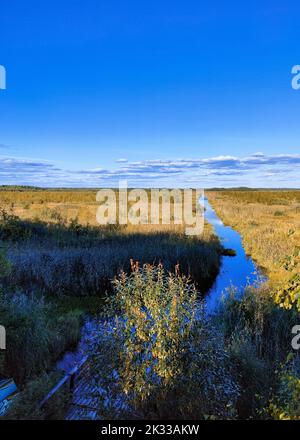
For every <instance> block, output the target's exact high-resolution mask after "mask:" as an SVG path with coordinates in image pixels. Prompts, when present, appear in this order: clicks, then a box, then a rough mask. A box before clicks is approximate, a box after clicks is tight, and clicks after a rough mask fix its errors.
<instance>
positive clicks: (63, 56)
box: [0, 0, 300, 187]
mask: <svg viewBox="0 0 300 440" xmlns="http://www.w3.org/2000/svg"><path fill="white" fill-rule="evenodd" d="M299 13H300V5H299V3H297V2H296V1H285V2H284V1H276V0H272V1H252V2H241V1H226V2H224V1H214V2H211V1H210V2H208V1H205V2H204V1H199V0H198V1H191V0H185V1H184V2H183V1H176V0H173V1H165V0H160V1H157V0H152V1H151V2H144V1H141V0H139V1H133V0H127V1H124V0H123V1H121V0H118V1H116V0H105V1H102V0H98V1H96V0H85V1H84V2H83V1H82V0H81V1H78V0H73V1H70V0H69V1H66V0H61V1H56V0H53V1H51V2H49V1H48V2H41V1H32V0H27V1H26V2H24V1H14V0H12V1H10V2H5V3H3V4H2V5H1V11H0V64H1V65H4V66H5V68H6V71H7V89H6V90H5V91H3V90H0V184H31V185H40V186H84V187H86V186H95V187H99V186H111V185H116V184H117V183H118V181H119V179H127V180H128V183H129V186H203V187H208V186H238V185H248V186H266V187H278V186H280V187H300V124H299V118H300V90H293V89H292V87H291V79H292V75H291V69H292V66H293V65H295V64H300V43H299V42H300V26H299V20H300V17H299V15H300V14H299Z"/></svg>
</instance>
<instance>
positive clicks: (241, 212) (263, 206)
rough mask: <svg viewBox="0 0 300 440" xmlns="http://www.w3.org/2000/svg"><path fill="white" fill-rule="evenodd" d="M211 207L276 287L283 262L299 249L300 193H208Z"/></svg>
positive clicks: (282, 273) (282, 274)
mask: <svg viewBox="0 0 300 440" xmlns="http://www.w3.org/2000/svg"><path fill="white" fill-rule="evenodd" d="M207 196H208V198H209V201H210V202H211V204H212V206H213V207H214V209H215V210H216V212H217V213H218V215H219V216H220V218H221V219H222V220H223V221H224V223H225V224H227V225H230V226H232V227H233V228H235V229H236V230H237V231H238V232H240V233H241V235H242V237H243V244H244V247H245V249H246V252H247V253H248V254H250V255H251V256H252V257H253V258H254V259H255V260H256V261H257V263H258V264H259V265H260V266H261V267H263V268H264V269H266V271H267V273H268V275H269V277H270V282H271V284H272V285H274V286H277V285H278V284H280V283H281V282H284V281H285V280H286V277H287V276H288V275H289V274H288V273H287V272H286V271H285V270H284V268H283V262H284V261H285V259H286V258H287V257H289V256H291V255H292V254H293V252H294V251H295V249H296V247H297V246H298V247H299V246H300V191H211V192H208V193H207Z"/></svg>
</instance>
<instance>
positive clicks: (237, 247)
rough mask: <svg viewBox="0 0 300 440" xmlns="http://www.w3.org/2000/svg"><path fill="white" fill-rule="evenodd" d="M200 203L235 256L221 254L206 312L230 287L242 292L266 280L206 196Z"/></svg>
mask: <svg viewBox="0 0 300 440" xmlns="http://www.w3.org/2000/svg"><path fill="white" fill-rule="evenodd" d="M200 204H201V205H202V206H203V205H204V207H205V219H206V221H207V222H208V223H210V224H211V225H212V226H213V227H214V230H215V233H216V235H217V236H218V237H219V239H220V241H221V243H222V245H223V246H224V247H225V248H229V249H233V250H234V251H235V252H236V256H234V257H231V256H223V257H222V261H221V268H220V272H219V274H218V276H217V278H216V280H215V282H214V284H213V286H212V287H211V289H210V290H209V292H208V293H207V295H206V298H205V299H206V307H207V311H208V312H212V311H214V310H215V309H216V308H217V306H218V305H219V304H220V302H221V300H222V296H223V295H226V293H228V291H229V290H230V289H231V288H234V289H235V290H236V291H237V294H242V292H243V290H244V289H245V287H247V286H249V285H258V284H260V283H262V282H263V281H265V280H266V278H265V277H264V276H263V275H262V274H261V273H260V272H259V270H258V269H257V267H256V265H255V263H254V261H253V260H252V258H251V257H249V256H247V255H246V253H245V250H244V248H243V243H242V238H241V236H240V234H239V233H238V232H236V231H234V230H233V229H232V228H230V227H229V226H224V224H223V222H222V221H221V220H220V218H219V217H218V216H217V214H216V213H215V211H214V210H213V208H212V207H211V205H210V204H209V202H208V200H207V198H204V199H200Z"/></svg>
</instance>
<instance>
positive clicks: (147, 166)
mask: <svg viewBox="0 0 300 440" xmlns="http://www.w3.org/2000/svg"><path fill="white" fill-rule="evenodd" d="M117 162H118V164H119V165H118V166H117V167H116V168H114V169H105V168H100V167H98V168H94V169H86V170H84V169H83V170H77V171H70V170H64V169H61V168H58V167H56V166H55V164H53V163H51V162H47V161H42V160H38V159H28V158H25V159H24V158H15V157H2V158H0V179H1V183H2V184H18V185H38V186H76V187H77V186H83V187H88V186H93V187H100V186H117V185H118V181H119V180H121V179H122V180H124V179H127V180H128V184H129V186H189V185H190V184H191V182H193V183H194V184H195V186H206V187H207V186H234V185H237V186H240V185H243V186H244V185H248V184H251V185H252V186H253V185H254V186H278V182H280V186H286V187H300V177H299V176H300V155H299V154H279V155H265V154H263V153H254V154H252V155H250V156H244V157H237V156H227V155H224V156H217V157H206V158H192V159H189V158H180V159H167V160H160V159H154V160H145V161H138V162H128V161H127V160H126V159H118V160H117Z"/></svg>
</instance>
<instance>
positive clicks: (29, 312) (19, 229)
mask: <svg viewBox="0 0 300 440" xmlns="http://www.w3.org/2000/svg"><path fill="white" fill-rule="evenodd" d="M208 198H209V201H210V202H211V204H212V205H213V207H214V208H215V210H216V211H217V213H218V214H219V216H220V217H221V218H222V220H224V221H225V222H226V223H227V224H230V225H231V226H233V227H235V228H236V229H237V230H238V231H239V232H241V234H242V236H243V240H244V245H245V248H246V251H247V252H248V253H249V254H251V255H252V256H253V257H254V258H255V259H256V260H257V262H258V264H259V265H260V266H262V267H264V269H265V270H266V271H267V272H268V275H269V278H270V282H269V283H266V284H264V285H263V286H261V287H260V288H259V289H256V288H254V287H248V288H246V289H245V292H244V295H243V297H242V298H239V299H238V298H237V297H236V295H235V291H234V288H233V289H232V290H231V292H230V293H229V295H228V296H227V299H226V300H224V302H223V303H222V304H220V307H219V309H218V310H217V311H216V313H215V314H214V315H213V316H210V317H207V316H206V315H205V314H204V313H202V312H201V310H203V305H202V300H203V294H204V293H205V292H206V290H207V288H208V286H209V285H210V284H211V283H212V281H213V280H214V278H215V276H216V274H217V272H218V270H219V265H220V257H221V254H222V253H223V254H224V253H225V254H226V251H224V249H222V247H221V246H220V243H219V241H218V239H217V238H216V237H215V236H214V234H213V231H212V229H211V228H210V227H209V226H208V225H206V228H205V231H204V235H203V236H201V237H200V238H199V237H197V238H196V237H187V236H185V235H184V233H183V228H182V227H180V226H177V225H163V226H161V227H156V228H154V227H153V226H151V227H150V228H147V227H146V226H137V227H135V228H133V227H132V226H131V227H124V226H120V225H112V226H107V227H104V226H102V227H99V226H96V224H95V220H94V219H95V212H96V203H95V202H94V200H95V192H93V191H89V190H86V191H63V190H62V191H40V190H35V191H32V190H30V191H29V190H26V191H23V190H20V189H15V190H14V191H11V190H10V191H7V190H3V191H1V192H0V200H1V206H2V214H1V219H0V239H1V246H2V251H1V259H0V270H1V300H0V307H1V314H0V316H1V320H2V321H4V322H1V324H3V325H5V326H6V327H7V330H8V335H9V338H10V339H9V341H8V347H9V349H8V350H7V352H6V353H5V356H3V353H2V359H1V362H0V369H1V373H0V374H1V375H3V376H6V377H7V376H13V377H14V378H15V379H16V380H17V382H18V385H19V388H20V390H22V392H21V393H20V395H19V398H18V399H16V402H15V404H14V406H13V407H12V409H11V412H10V414H9V415H8V417H11V418H45V417H46V418H55V417H63V413H64V412H63V410H62V409H61V407H60V405H59V402H58V401H57V400H56V401H55V402H54V405H52V407H51V411H50V415H49V412H48V413H47V414H44V413H43V414H41V413H40V412H38V411H37V410H36V406H35V402H36V401H38V400H39V399H41V398H42V397H44V395H45V394H46V392H47V390H49V388H50V387H51V386H52V385H51V384H53V377H52V371H53V369H54V365H55V361H56V360H57V359H58V358H59V357H60V356H61V354H62V353H63V352H64V351H66V350H68V349H71V348H73V347H75V346H76V344H77V342H78V339H79V337H80V327H81V325H82V322H83V319H84V315H85V314H86V313H89V314H91V313H93V314H95V315H98V314H99V313H101V314H102V318H101V321H100V322H99V327H98V331H97V328H96V334H97V338H96V341H95V343H94V345H93V347H92V350H91V352H90V358H91V366H92V368H91V370H90V371H91V372H92V379H93V381H94V382H95V384H98V386H97V387H96V389H98V390H101V393H103V392H104V393H105V395H103V394H101V393H98V394H97V393H96V394H97V395H96V399H97V402H98V404H97V405H98V406H97V408H98V414H99V416H101V417H104V418H105V417H107V418H112V417H115V418H128V417H135V418H145V417H147V418H158V419H160V418H162V419H163V418H170V417H173V418H174V417H176V418H179V419H180V418H182V419H184V418H204V419H207V418H212V419H218V418H221V419H224V418H225V419H227V418H233V419H235V418H243V419H245V418H249V419H251V418H263V419H266V418H275V419H284V418H293V419H299V418H300V409H299V389H300V385H299V384H300V376H299V358H298V355H297V352H291V345H290V344H291V328H292V327H293V325H295V324H297V323H298V322H297V320H298V316H299V312H298V309H297V296H296V293H297V288H298V287H297V286H298V285H297V281H295V280H297V276H298V275H299V266H298V263H299V254H298V252H299V215H300V213H299V200H300V198H299V192H297V191H295V192H282V193H281V192H269V191H266V192H257V191H256V192H252V191H249V192H246V191H224V192H210V193H208ZM279 212H280V214H279ZM87 213H88V214H87ZM92 219H93V220H92ZM231 258H235V257H234V256H233V255H232V257H231ZM130 260H132V262H131V263H130ZM136 262H138V265H137V263H136ZM295 277H296V278H295ZM291 279H293V280H294V281H293V282H294V284H292V287H293V286H294V287H295V289H296V290H295V289H294V290H289V289H290V287H291V285H290V284H289V283H291V281H290V280H291ZM287 284H288V288H287V287H286V286H287ZM287 298H288V301H287ZM280 305H282V307H280ZM196 310H197V313H196ZM103 322H106V323H107V324H106V325H107V329H108V331H107V332H105V326H103ZM112 323H113V325H114V329H115V331H114V332H111V331H109V328H111V325H112ZM32 347H34V350H33V349H32ZM110 367H111V368H110ZM112 373H113V374H112ZM45 374H46V375H45ZM56 379H57V378H56ZM103 380H104V381H105V383H103ZM207 396H209V399H208V398H207ZM108 397H109V398H108ZM64 399H65V396H62V397H61V402H65V400H64ZM107 402H109V404H107ZM120 402H122V405H120ZM55 408H57V414H55Z"/></svg>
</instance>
